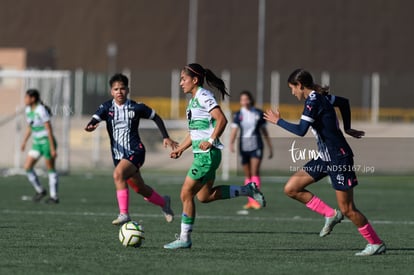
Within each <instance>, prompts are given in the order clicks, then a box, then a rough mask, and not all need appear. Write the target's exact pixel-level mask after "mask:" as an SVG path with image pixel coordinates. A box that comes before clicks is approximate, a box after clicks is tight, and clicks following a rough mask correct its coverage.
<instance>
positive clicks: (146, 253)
mask: <svg viewBox="0 0 414 275" xmlns="http://www.w3.org/2000/svg"><path fill="white" fill-rule="evenodd" d="M143 175H144V178H145V179H146V180H147V183H148V184H150V185H152V186H153V187H154V188H156V189H157V190H158V191H159V192H160V193H162V194H170V195H171V197H172V202H173V209H174V210H175V212H176V220H175V221H174V222H173V223H172V224H167V223H166V222H165V221H164V218H163V216H162V215H161V212H160V209H159V208H158V207H155V206H152V205H150V204H149V203H147V202H146V201H144V200H143V199H142V197H140V196H139V195H136V194H134V193H132V194H131V195H132V196H131V199H130V210H131V215H132V218H133V219H134V220H142V221H143V224H144V226H145V231H146V233H145V234H146V241H145V244H144V245H143V246H142V247H141V248H136V249H134V248H124V247H123V246H122V245H121V244H120V243H119V241H118V228H117V227H115V226H113V225H111V221H112V219H113V218H115V217H116V215H117V205H116V200H115V192H114V186H113V183H112V179H111V175H110V173H108V174H105V173H98V174H96V175H93V174H86V173H78V174H73V175H71V176H65V177H61V185H60V186H61V187H60V194H61V203H60V204H59V205H46V204H44V203H38V204H35V203H33V202H30V201H23V200H21V197H22V195H32V193H33V190H32V188H31V186H30V185H29V183H28V182H27V181H26V178H25V177H22V176H16V177H9V178H0V188H1V193H0V274H413V273H414V237H413V233H414V214H413V210H412V209H413V206H414V205H413V203H414V177H403V176H399V177H396V176H390V177H387V176H381V177H375V176H369V177H361V178H360V185H359V186H358V187H357V188H356V194H355V200H356V204H357V206H358V208H359V209H361V210H362V212H363V213H364V214H365V215H367V216H368V218H369V219H370V220H371V221H372V223H373V224H374V227H375V228H376V230H377V232H378V233H379V234H380V236H381V237H382V239H383V240H384V241H385V242H386V243H387V246H388V250H387V253H386V254H385V255H380V256H374V257H355V256H354V253H355V252H357V251H359V250H362V249H363V248H364V247H365V244H366V243H365V240H364V239H363V238H362V237H361V236H360V235H359V234H358V232H357V230H356V228H355V227H354V226H353V225H352V224H351V223H350V222H349V221H345V222H343V223H341V224H339V225H338V226H337V227H335V229H334V231H333V233H332V234H331V235H329V236H327V237H326V238H320V237H319V235H318V234H319V231H320V229H321V227H322V225H323V222H324V220H323V218H322V217H320V216H318V215H317V214H314V213H313V212H311V211H309V210H307V208H306V207H305V206H303V205H301V204H299V203H298V202H296V201H293V200H291V199H288V198H287V197H286V196H285V195H284V194H283V193H282V188H283V179H281V178H279V179H277V178H271V177H265V178H264V179H263V191H264V193H265V196H266V198H267V201H268V206H267V207H266V208H265V209H263V210H259V211H250V213H249V214H248V215H238V214H237V211H239V210H241V208H242V205H243V204H244V203H245V198H237V199H233V200H227V201H217V202H213V203H210V204H201V203H197V210H198V217H197V219H196V225H195V228H194V232H193V235H192V239H193V248H192V249H191V250H178V251H168V250H165V249H163V248H162V247H163V245H164V244H165V243H167V242H170V241H172V240H174V234H175V233H179V231H180V218H179V217H180V212H181V203H180V201H179V191H180V187H181V182H182V180H183V176H184V173H166V172H164V173H160V172H156V171H148V170H145V169H144V172H143ZM42 180H43V183H46V178H42ZM230 182H232V183H240V182H241V178H240V177H235V176H233V177H232V178H231V181H230ZM222 183H223V182H221V181H220V180H218V182H217V184H222ZM310 190H312V191H313V192H315V193H316V194H318V195H319V196H320V197H321V198H322V199H324V200H325V201H327V202H328V203H330V204H331V205H333V206H336V203H335V196H334V191H333V189H332V188H331V187H330V186H329V184H328V183H327V182H321V183H318V184H314V185H313V186H311V188H310Z"/></svg>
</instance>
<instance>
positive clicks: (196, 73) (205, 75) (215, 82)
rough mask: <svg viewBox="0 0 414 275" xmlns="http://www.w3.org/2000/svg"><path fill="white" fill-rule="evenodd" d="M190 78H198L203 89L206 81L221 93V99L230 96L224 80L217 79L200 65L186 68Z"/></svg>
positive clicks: (192, 64) (190, 65)
mask: <svg viewBox="0 0 414 275" xmlns="http://www.w3.org/2000/svg"><path fill="white" fill-rule="evenodd" d="M183 70H184V71H185V72H186V73H187V74H188V75H189V76H191V77H197V78H198V84H199V85H200V86H201V87H203V84H204V79H205V80H206V81H207V84H208V85H209V86H211V87H214V88H216V89H217V90H218V91H219V92H220V93H221V97H222V98H223V99H224V98H225V96H226V95H227V96H230V94H229V93H228V92H227V88H226V84H225V83H224V81H223V79H221V78H219V77H217V76H216V75H215V74H214V73H213V72H212V71H211V70H210V69H204V68H203V67H202V66H201V65H200V64H197V63H191V64H188V65H187V66H185V67H184V69H183Z"/></svg>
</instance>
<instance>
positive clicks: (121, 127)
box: [85, 74, 177, 225]
mask: <svg viewBox="0 0 414 275" xmlns="http://www.w3.org/2000/svg"><path fill="white" fill-rule="evenodd" d="M128 82H129V81H128V78H127V77H126V76H124V75H122V74H115V75H114V76H112V78H111V79H110V81H109V85H110V87H111V95H112V97H113V99H112V100H109V101H106V102H105V103H103V104H102V105H100V106H99V108H98V110H97V111H96V112H95V114H94V115H93V117H92V120H91V121H90V122H89V123H88V125H87V126H86V128H85V130H86V131H88V132H91V131H93V130H95V129H96V128H97V127H98V124H99V122H101V121H105V122H106V129H107V131H108V134H109V138H110V142H111V151H112V158H113V162H114V165H115V170H114V173H113V178H114V183H115V187H116V195H117V200H118V206H119V215H118V217H117V218H116V219H115V220H113V221H112V224H114V225H121V224H123V223H125V222H128V221H130V220H131V218H130V216H129V211H128V208H129V191H128V185H129V186H131V188H133V189H134V191H135V192H137V193H139V194H141V195H142V196H143V197H144V198H145V200H147V201H149V202H151V203H153V204H155V205H158V206H160V207H161V208H162V212H163V214H164V216H165V219H166V220H167V222H172V221H173V218H174V213H173V211H172V210H171V207H170V197H169V196H164V197H162V196H160V195H159V194H158V193H157V192H156V191H155V190H154V189H152V188H151V187H150V186H148V185H146V184H145V183H144V180H143V179H142V177H141V173H140V168H141V166H142V165H143V164H144V161H145V147H144V145H143V144H142V142H141V138H140V136H139V132H138V127H139V122H140V119H141V118H143V119H152V120H153V121H154V122H155V123H156V125H157V126H158V128H159V130H160V131H161V134H162V137H163V144H164V147H167V146H170V147H171V148H172V149H175V148H176V146H177V143H176V142H175V141H173V140H171V139H170V138H169V136H168V132H167V129H166V128H165V126H164V122H163V120H162V119H161V118H160V117H159V116H158V115H157V114H156V113H155V111H154V110H153V109H151V108H149V107H148V106H146V105H145V104H143V103H137V102H135V101H133V100H130V99H128V97H127V96H128V93H129V88H128Z"/></svg>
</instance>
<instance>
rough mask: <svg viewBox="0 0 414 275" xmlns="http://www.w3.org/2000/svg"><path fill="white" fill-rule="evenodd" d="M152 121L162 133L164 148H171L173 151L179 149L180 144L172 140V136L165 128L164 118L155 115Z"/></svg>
mask: <svg viewBox="0 0 414 275" xmlns="http://www.w3.org/2000/svg"><path fill="white" fill-rule="evenodd" d="M152 120H153V121H154V122H155V124H156V125H157V127H158V129H159V130H160V132H161V135H162V137H163V145H164V148H167V146H170V147H171V149H172V150H174V149H175V148H177V146H178V142H176V141H174V140H172V139H171V138H170V136H169V135H168V131H167V128H166V127H165V124H164V121H163V120H162V118H161V117H160V116H159V115H158V114H154V117H153V118H152Z"/></svg>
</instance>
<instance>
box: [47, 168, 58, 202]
mask: <svg viewBox="0 0 414 275" xmlns="http://www.w3.org/2000/svg"><path fill="white" fill-rule="evenodd" d="M57 191H58V175H57V173H56V172H49V193H50V197H51V198H52V199H57Z"/></svg>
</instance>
